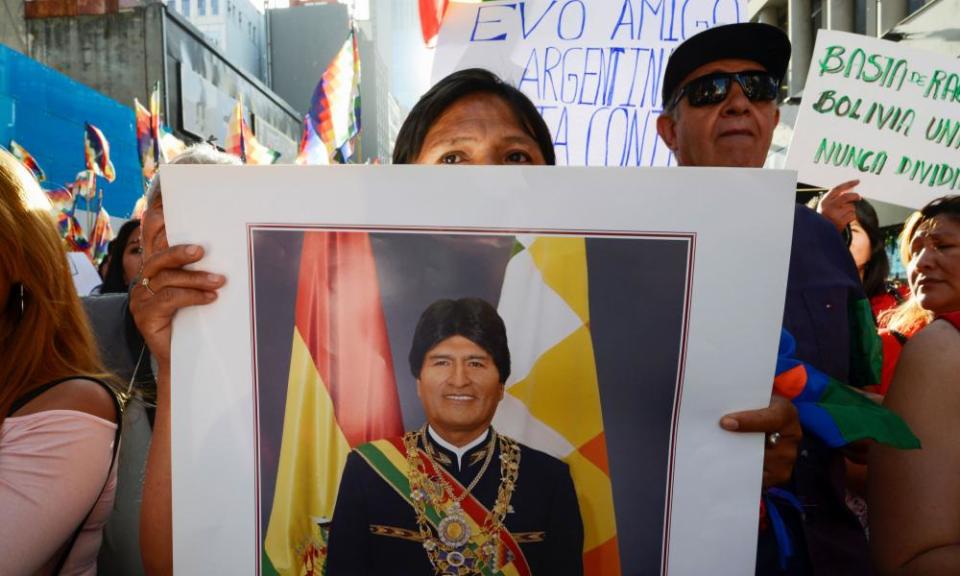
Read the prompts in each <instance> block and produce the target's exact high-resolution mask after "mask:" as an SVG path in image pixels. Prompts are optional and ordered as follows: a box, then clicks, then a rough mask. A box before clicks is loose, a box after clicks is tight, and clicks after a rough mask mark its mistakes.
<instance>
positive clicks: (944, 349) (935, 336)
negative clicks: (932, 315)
mask: <svg viewBox="0 0 960 576" xmlns="http://www.w3.org/2000/svg"><path fill="white" fill-rule="evenodd" d="M900 362H908V363H910V364H913V363H917V362H922V363H923V364H926V365H927V366H926V367H927V368H931V369H941V370H946V369H950V370H956V369H957V368H958V367H960V330H957V329H956V328H955V327H954V326H953V325H952V324H950V323H949V322H947V321H946V320H935V321H934V322H932V323H931V324H930V325H929V326H927V327H926V328H924V329H923V330H921V331H919V332H917V333H916V334H915V335H914V336H913V337H912V338H911V339H910V341H909V342H907V344H906V346H904V348H903V353H902V354H901V355H900ZM956 376H958V377H960V374H956Z"/></svg>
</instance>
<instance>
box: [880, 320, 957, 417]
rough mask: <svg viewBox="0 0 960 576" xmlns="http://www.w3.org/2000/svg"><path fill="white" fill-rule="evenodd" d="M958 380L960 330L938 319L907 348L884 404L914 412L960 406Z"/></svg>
mask: <svg viewBox="0 0 960 576" xmlns="http://www.w3.org/2000/svg"><path fill="white" fill-rule="evenodd" d="M958 382H960V331H957V329H956V328H954V327H953V326H952V325H951V324H950V323H948V322H946V321H943V320H937V321H934V322H933V323H931V324H930V325H929V326H927V327H926V328H924V329H923V330H921V331H920V332H918V333H917V334H915V335H914V336H913V337H912V338H911V339H910V341H909V342H907V344H906V346H904V347H903V352H902V353H901V354H900V359H899V361H898V362H897V368H896V373H895V375H894V379H893V384H892V385H891V386H890V391H889V393H888V394H887V398H886V400H885V401H884V404H886V405H888V406H890V407H892V408H894V409H895V410H896V409H898V408H899V409H904V410H907V411H910V412H917V411H926V410H929V409H931V408H934V409H937V410H940V409H945V408H948V406H949V407H951V409H952V407H953V406H954V405H955V406H958V407H960V388H958V387H957V386H958Z"/></svg>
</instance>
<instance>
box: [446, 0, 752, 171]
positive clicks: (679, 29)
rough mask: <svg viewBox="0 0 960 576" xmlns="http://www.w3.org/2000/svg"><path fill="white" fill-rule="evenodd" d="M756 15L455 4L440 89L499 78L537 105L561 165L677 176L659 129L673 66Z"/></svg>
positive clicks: (712, 4) (669, 4)
mask: <svg viewBox="0 0 960 576" xmlns="http://www.w3.org/2000/svg"><path fill="white" fill-rule="evenodd" d="M746 15H747V9H746V2H743V1H742V0H611V1H605V2H586V1H584V0H530V1H526V2H505V1H497V2H483V3H479V4H477V3H460V2H452V3H451V4H450V7H449V9H448V12H447V15H446V18H445V19H444V22H443V28H442V29H441V31H440V37H439V39H438V42H437V53H436V57H435V60H434V65H433V82H437V81H438V80H439V79H441V78H443V77H444V76H446V75H448V74H450V73H451V72H453V71H455V70H462V69H465V68H486V69H488V70H492V71H493V72H496V73H497V74H498V75H499V76H500V77H501V78H503V79H504V80H505V81H506V82H508V83H510V84H511V85H513V86H516V87H517V88H519V89H520V90H522V91H523V93H524V94H526V95H527V96H528V97H530V99H531V100H533V102H534V104H536V106H537V108H538V110H540V114H541V115H542V116H543V118H544V120H545V121H546V123H547V126H549V127H550V132H551V134H552V135H553V141H554V147H555V148H556V152H557V164H558V165H569V166H669V165H673V164H676V161H675V160H674V158H673V155H672V154H671V152H670V150H669V149H667V147H666V146H665V145H664V144H663V142H662V141H661V140H660V139H659V137H658V136H657V127H656V124H657V116H658V115H659V114H660V112H661V109H662V103H661V101H660V100H661V98H660V92H661V88H662V86H663V72H664V70H665V69H666V64H667V59H668V58H669V57H670V54H671V53H672V52H673V50H674V48H676V46H677V45H679V44H680V43H681V42H683V41H684V40H685V39H686V38H688V37H690V36H692V35H694V34H696V33H697V32H702V31H703V30H706V29H707V28H711V27H713V26H717V25H720V24H731V23H735V22H741V21H743V20H745V19H746Z"/></svg>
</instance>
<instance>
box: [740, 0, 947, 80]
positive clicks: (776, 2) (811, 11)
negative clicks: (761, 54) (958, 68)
mask: <svg viewBox="0 0 960 576" xmlns="http://www.w3.org/2000/svg"><path fill="white" fill-rule="evenodd" d="M936 1H937V0H749V2H748V4H747V10H748V14H749V19H750V20H751V21H753V22H763V23H765V24H772V25H774V26H778V27H780V28H782V29H783V30H785V31H786V32H787V35H788V36H789V37H790V43H791V44H792V45H793V55H792V57H791V59H790V68H789V69H788V71H787V78H786V82H785V84H786V87H787V93H788V96H790V97H798V96H800V95H801V94H802V93H803V86H804V84H805V83H806V80H807V69H808V68H809V67H810V57H811V55H812V54H813V46H814V43H815V41H816V34H817V30H820V29H821V28H824V29H827V30H839V31H842V32H854V33H857V34H866V35H867V36H874V37H883V36H884V35H885V34H887V33H888V32H890V31H891V30H892V29H893V28H894V27H895V26H896V25H898V24H899V23H900V22H901V21H902V20H904V19H905V18H906V17H907V16H909V15H911V14H913V13H914V12H916V11H917V10H920V9H921V8H923V7H924V6H925V5H926V4H930V3H933V2H936Z"/></svg>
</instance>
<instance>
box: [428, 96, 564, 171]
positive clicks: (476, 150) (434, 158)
mask: <svg viewBox="0 0 960 576" xmlns="http://www.w3.org/2000/svg"><path fill="white" fill-rule="evenodd" d="M414 163H415V164H477V165H484V164H487V165H499V164H538V165H542V164H546V161H545V160H544V158H543V153H542V152H541V151H540V146H538V145H537V142H536V140H534V139H533V138H532V137H531V136H530V135H529V134H527V132H526V131H525V130H524V129H523V127H522V126H521V125H520V124H519V123H518V122H517V119H516V117H515V116H514V114H513V111H512V110H511V109H510V106H509V105H508V104H507V103H506V102H504V101H503V99H501V98H500V97H498V96H494V95H492V94H484V93H477V94H470V95H468V96H464V97H463V98H460V99H459V100H457V101H455V102H454V103H453V104H452V105H450V107H448V108H447V109H446V110H445V111H444V112H443V114H441V115H440V116H439V117H438V118H437V119H436V121H434V123H433V125H432V126H430V130H429V131H428V132H427V136H426V138H424V140H423V146H422V147H421V148H420V155H419V156H417V158H416V160H415V162H414Z"/></svg>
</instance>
